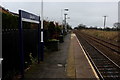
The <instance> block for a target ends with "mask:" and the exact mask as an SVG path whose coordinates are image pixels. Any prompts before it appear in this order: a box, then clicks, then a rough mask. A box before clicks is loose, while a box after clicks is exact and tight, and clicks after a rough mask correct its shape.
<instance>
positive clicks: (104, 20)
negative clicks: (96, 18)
mask: <svg viewBox="0 0 120 80" xmlns="http://www.w3.org/2000/svg"><path fill="white" fill-rule="evenodd" d="M103 17H104V29H105V26H106V18H107V16H103Z"/></svg>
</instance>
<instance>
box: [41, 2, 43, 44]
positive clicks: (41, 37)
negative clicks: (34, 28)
mask: <svg viewBox="0 0 120 80" xmlns="http://www.w3.org/2000/svg"><path fill="white" fill-rule="evenodd" d="M41 30H43V0H42V2H41ZM41 42H43V31H41Z"/></svg>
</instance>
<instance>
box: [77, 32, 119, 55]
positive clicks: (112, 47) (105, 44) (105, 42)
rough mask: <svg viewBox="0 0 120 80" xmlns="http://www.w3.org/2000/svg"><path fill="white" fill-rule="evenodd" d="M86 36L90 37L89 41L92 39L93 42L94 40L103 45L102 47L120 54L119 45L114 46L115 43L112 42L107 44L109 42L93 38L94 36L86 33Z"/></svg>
mask: <svg viewBox="0 0 120 80" xmlns="http://www.w3.org/2000/svg"><path fill="white" fill-rule="evenodd" d="M79 33H81V32H80V31H79ZM81 34H83V33H81ZM84 36H86V37H88V38H89V39H91V40H93V41H95V42H97V43H99V44H101V45H103V46H105V47H107V48H109V49H111V50H112V51H114V52H116V53H118V54H120V46H119V45H117V44H113V43H110V42H107V41H105V40H102V39H99V38H96V37H93V36H91V35H87V34H85V33H84Z"/></svg>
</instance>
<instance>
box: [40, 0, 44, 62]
mask: <svg viewBox="0 0 120 80" xmlns="http://www.w3.org/2000/svg"><path fill="white" fill-rule="evenodd" d="M43 29H44V28H43V0H42V2H41V45H40V46H41V47H40V57H41V61H43V60H44V40H43Z"/></svg>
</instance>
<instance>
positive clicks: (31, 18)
mask: <svg viewBox="0 0 120 80" xmlns="http://www.w3.org/2000/svg"><path fill="white" fill-rule="evenodd" d="M19 13H21V18H22V21H25V22H32V23H38V24H39V16H36V15H34V14H32V13H29V12H26V11H23V10H19Z"/></svg>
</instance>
